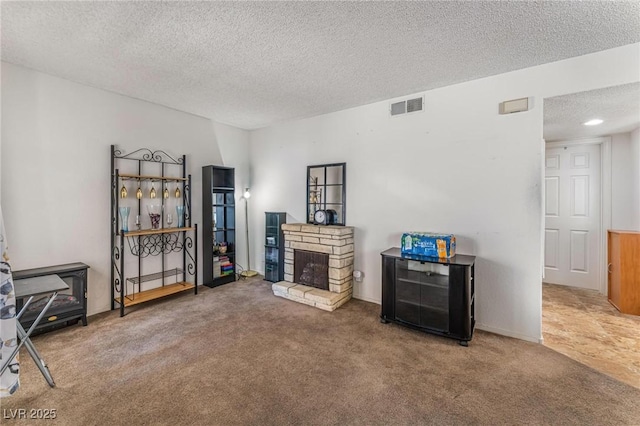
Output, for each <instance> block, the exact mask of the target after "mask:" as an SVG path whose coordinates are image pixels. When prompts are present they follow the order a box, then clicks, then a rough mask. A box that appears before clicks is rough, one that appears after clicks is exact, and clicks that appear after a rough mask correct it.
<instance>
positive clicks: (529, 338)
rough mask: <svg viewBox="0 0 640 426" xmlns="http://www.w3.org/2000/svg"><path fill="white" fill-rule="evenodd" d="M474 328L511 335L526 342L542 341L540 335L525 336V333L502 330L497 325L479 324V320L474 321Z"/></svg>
mask: <svg viewBox="0 0 640 426" xmlns="http://www.w3.org/2000/svg"><path fill="white" fill-rule="evenodd" d="M476 328H477V329H478V330H483V331H488V332H490V333H495V334H500V335H501V336H507V337H513V338H515V339H520V340H524V341H527V342H532V343H542V336H540V337H532V336H527V335H525V334H520V333H514V332H513V331H509V330H503V329H501V328H498V327H491V326H489V325H486V324H481V323H479V322H476Z"/></svg>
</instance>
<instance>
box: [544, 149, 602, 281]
mask: <svg viewBox="0 0 640 426" xmlns="http://www.w3.org/2000/svg"><path fill="white" fill-rule="evenodd" d="M600 196H601V195H600V145H574V146H566V147H558V148H548V149H547V150H546V155H545V242H544V271H545V278H544V281H545V282H547V283H553V284H562V285H568V286H572V287H581V288H588V289H592V290H599V288H600V286H599V276H600V274H599V267H598V262H599V259H600V244H599V243H600Z"/></svg>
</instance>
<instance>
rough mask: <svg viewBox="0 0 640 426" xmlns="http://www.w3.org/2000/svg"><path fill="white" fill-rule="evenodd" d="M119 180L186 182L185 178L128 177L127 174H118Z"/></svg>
mask: <svg viewBox="0 0 640 426" xmlns="http://www.w3.org/2000/svg"><path fill="white" fill-rule="evenodd" d="M118 177H119V178H120V179H125V180H128V179H135V180H150V181H154V180H166V181H176V182H186V181H187V180H189V179H187V178H183V177H174V176H146V175H129V174H120V175H118Z"/></svg>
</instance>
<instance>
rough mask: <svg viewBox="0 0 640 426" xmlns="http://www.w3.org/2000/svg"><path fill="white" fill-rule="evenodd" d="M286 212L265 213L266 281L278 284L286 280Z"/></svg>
mask: <svg viewBox="0 0 640 426" xmlns="http://www.w3.org/2000/svg"><path fill="white" fill-rule="evenodd" d="M283 223H287V214H286V213H284V212H265V230H264V235H265V244H264V279H265V280H267V281H271V282H273V283H277V282H278V281H282V280H284V233H283V231H282V224H283Z"/></svg>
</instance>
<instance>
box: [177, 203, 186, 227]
mask: <svg viewBox="0 0 640 426" xmlns="http://www.w3.org/2000/svg"><path fill="white" fill-rule="evenodd" d="M176 216H177V218H178V224H177V226H178V228H184V206H176Z"/></svg>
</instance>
